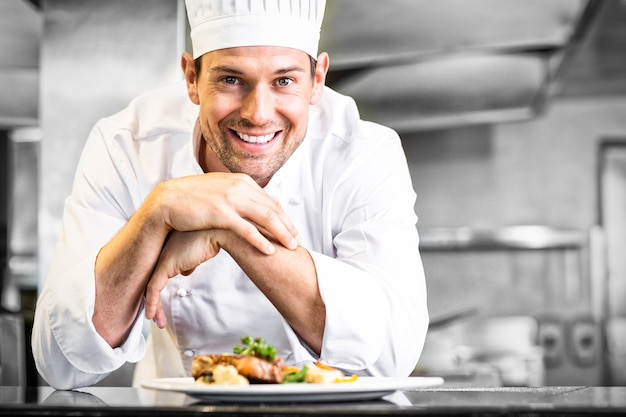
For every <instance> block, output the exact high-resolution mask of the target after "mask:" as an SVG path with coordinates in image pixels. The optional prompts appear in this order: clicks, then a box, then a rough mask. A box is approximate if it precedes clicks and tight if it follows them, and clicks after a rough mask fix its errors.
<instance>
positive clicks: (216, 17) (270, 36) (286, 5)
mask: <svg viewBox="0 0 626 417" xmlns="http://www.w3.org/2000/svg"><path fill="white" fill-rule="evenodd" d="M185 4H186V6H187V17H188V18H189V25H190V27H191V43H192V46H193V57H194V59H195V58H198V57H199V56H201V55H203V54H205V53H207V52H210V51H215V50H217V49H224V48H233V47H237V46H260V45H263V46H284V47H288V48H295V49H299V50H302V51H304V52H306V53H307V54H309V55H311V56H312V57H313V58H317V47H318V43H319V38H320V28H321V26H322V18H323V16H324V6H325V0H185Z"/></svg>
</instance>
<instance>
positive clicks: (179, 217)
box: [152, 173, 299, 255]
mask: <svg viewBox="0 0 626 417" xmlns="http://www.w3.org/2000/svg"><path fill="white" fill-rule="evenodd" d="M152 197H153V198H156V199H158V202H159V203H160V204H159V205H160V207H161V215H162V220H163V222H164V223H165V224H166V225H167V227H169V228H170V229H171V230H178V231H193V230H208V229H226V230H231V231H232V232H234V233H235V234H236V235H238V236H240V237H241V238H243V239H244V240H246V241H247V242H248V243H250V244H251V245H252V246H254V247H255V248H257V249H258V250H259V251H261V252H262V253H265V254H267V255H270V254H272V253H274V252H275V248H274V245H273V244H272V243H271V242H270V240H269V239H268V238H266V237H265V236H263V233H267V234H268V235H269V236H271V237H272V238H274V239H275V240H276V241H277V242H279V243H280V244H282V245H283V246H284V247H286V248H287V249H295V248H296V247H297V246H298V240H299V236H298V231H297V230H296V228H295V226H294V225H293V223H291V220H290V219H289V217H287V214H286V213H285V212H284V210H283V209H282V207H281V205H280V204H279V203H278V202H276V201H275V200H274V199H273V198H271V197H270V196H269V195H268V194H267V193H266V192H265V191H264V190H263V189H262V188H261V187H259V186H258V184H257V183H256V182H254V181H253V180H252V178H250V177H249V176H248V175H245V174H232V173H209V174H204V175H198V176H191V177H186V178H179V179H174V180H170V181H166V182H164V183H162V184H161V185H159V186H158V187H157V189H155V192H154V193H153V195H152ZM262 231H263V232H262Z"/></svg>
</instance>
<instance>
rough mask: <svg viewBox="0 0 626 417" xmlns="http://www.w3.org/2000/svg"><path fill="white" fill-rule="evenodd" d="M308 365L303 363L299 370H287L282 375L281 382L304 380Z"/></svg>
mask: <svg viewBox="0 0 626 417" xmlns="http://www.w3.org/2000/svg"><path fill="white" fill-rule="evenodd" d="M308 370H309V367H308V366H306V365H304V366H303V367H302V369H301V370H300V371H299V372H287V373H285V376H284V377H283V384H297V383H300V382H304V376H305V375H306V373H307V371H308Z"/></svg>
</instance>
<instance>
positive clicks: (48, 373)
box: [33, 0, 428, 389]
mask: <svg viewBox="0 0 626 417" xmlns="http://www.w3.org/2000/svg"><path fill="white" fill-rule="evenodd" d="M186 5H187V12H188V16H189V21H190V26H191V28H192V31H191V38H192V43H193V56H191V55H190V54H188V53H185V54H183V56H182V59H181V67H182V71H183V73H184V77H185V82H184V83H180V84H176V85H173V86H169V87H166V88H162V89H159V90H156V91H152V92H149V93H147V94H145V95H143V96H141V97H138V98H137V99H135V100H133V101H132V102H131V103H130V104H129V106H128V107H127V108H126V109H124V110H122V111H121V112H119V113H117V114H115V115H113V116H110V117H107V118H104V119H102V120H101V121H99V122H98V123H97V124H96V126H95V127H94V129H93V130H92V132H91V134H90V136H89V138H88V140H87V142H86V144H85V148H84V151H83V154H82V156H81V160H80V163H79V166H78V168H77V172H76V177H75V182H74V187H73V190H72V194H71V196H70V197H69V198H68V199H67V202H66V207H65V213H64V225H63V231H62V235H61V238H60V241H59V243H58V246H57V249H56V252H55V256H54V259H53V262H52V265H51V268H50V271H49V274H48V278H47V280H46V282H45V285H44V288H43V289H42V291H41V295H40V299H39V301H38V304H37V309H36V317H35V325H34V329H33V353H34V356H35V360H36V364H37V369H38V370H39V372H40V374H41V375H42V376H43V378H44V379H45V380H46V381H47V382H48V383H49V384H51V385H52V386H54V387H56V388H61V389H68V388H77V387H82V386H88V385H92V384H95V383H97V382H98V381H100V380H101V379H103V378H104V377H106V376H107V375H108V374H110V373H111V372H113V371H114V370H116V369H117V368H119V367H120V366H122V365H123V364H124V363H125V362H139V363H138V365H137V367H136V381H139V380H141V379H143V378H155V377H175V376H189V375H190V368H191V362H192V359H193V358H194V357H195V356H198V355H202V354H206V353H222V352H227V351H230V350H231V349H232V346H233V345H234V344H236V343H238V341H239V339H240V338H241V337H242V336H246V335H251V336H253V337H262V338H263V339H265V340H266V341H268V342H269V343H271V344H273V345H274V346H276V348H277V353H278V355H279V356H281V357H283V358H284V360H285V362H286V363H287V364H289V365H296V366H299V365H302V364H304V363H309V362H312V361H315V360H318V359H320V360H322V361H323V362H325V363H327V364H329V365H332V366H334V367H336V368H339V369H342V370H344V371H346V372H348V373H356V374H359V375H381V376H405V375H408V374H409V373H410V372H411V371H412V370H413V368H414V366H415V364H416V362H417V360H418V358H419V355H420V352H421V348H422V345H423V342H424V337H425V334H426V330H427V327H428V313H427V307H426V289H425V283H424V273H423V268H422V264H421V260H420V256H419V252H418V236H417V230H416V227H415V224H416V221H417V217H416V216H415V213H414V209H413V207H414V203H415V193H414V191H413V188H412V184H411V180H410V175H409V172H408V168H407V163H406V159H405V156H404V153H403V151H402V146H401V142H400V139H399V137H398V135H397V134H396V133H395V132H393V131H392V130H390V129H388V128H385V127H383V126H380V125H377V124H374V123H370V122H365V121H363V120H361V119H360V117H359V114H358V111H357V109H356V106H355V104H354V101H353V100H352V99H350V98H348V97H345V96H342V95H340V94H338V93H336V92H334V91H332V90H331V89H329V88H328V87H325V85H324V83H325V79H326V74H327V71H328V68H329V56H328V54H327V53H325V52H322V53H320V54H318V53H317V44H318V40H319V30H320V27H321V21H322V16H323V11H324V3H323V2H321V1H316V0H292V1H289V0H266V1H263V2H254V1H226V0H223V1H221V0H187V2H186ZM70 294H71V296H70ZM144 317H145V318H147V319H148V320H150V321H151V323H153V324H152V326H151V330H150V332H149V336H148V338H147V339H146V338H145V336H144V335H145V333H146V332H145V331H144V326H143V323H144Z"/></svg>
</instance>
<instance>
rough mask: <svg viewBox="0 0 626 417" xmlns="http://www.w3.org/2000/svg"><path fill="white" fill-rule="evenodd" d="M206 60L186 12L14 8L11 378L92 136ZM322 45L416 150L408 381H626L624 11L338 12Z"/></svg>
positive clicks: (170, 2) (6, 19) (38, 5)
mask: <svg viewBox="0 0 626 417" xmlns="http://www.w3.org/2000/svg"><path fill="white" fill-rule="evenodd" d="M190 48H191V41H190V37H189V26H188V23H187V20H186V12H185V3H184V1H183V0H151V1H150V2H149V6H146V2H141V1H138V0H135V1H133V0H110V1H106V2H97V1H81V0H3V1H2V2H0V146H1V147H2V155H3V163H2V164H1V165H2V167H3V172H2V181H1V184H0V191H1V192H2V205H1V207H2V209H1V210H0V214H1V215H2V222H3V223H2V225H1V231H2V233H3V246H2V248H3V249H2V250H3V253H2V256H1V257H0V259H2V261H3V263H4V265H3V271H4V274H3V280H2V284H3V285H2V290H1V291H0V294H1V296H2V300H1V301H2V320H3V321H2V327H1V328H2V334H1V335H0V337H1V339H0V363H1V366H0V382H1V384H0V385H6V386H9V385H11V386H22V387H26V386H42V385H45V383H44V382H43V381H42V380H41V378H40V377H39V376H38V374H37V371H36V370H35V368H34V364H33V360H32V353H31V351H30V329H31V327H32V320H33V314H34V310H35V307H36V306H35V303H36V298H37V294H38V292H39V290H40V289H41V286H42V284H43V282H44V280H45V279H46V273H47V270H48V267H49V265H50V262H51V258H52V253H53V251H54V248H55V245H56V242H57V240H58V238H59V234H60V230H61V225H62V216H63V209H64V204H65V200H66V198H67V197H68V195H69V194H70V193H71V189H72V184H73V181H74V173H75V170H76V166H77V163H78V160H79V157H80V154H81V151H82V149H83V146H84V144H85V140H86V139H87V136H88V135H89V132H90V130H91V128H92V127H93V125H94V124H95V123H96V122H97V121H98V120H99V119H100V118H102V117H105V116H108V115H111V114H113V113H115V112H117V111H119V110H120V109H122V108H123V107H124V106H126V104H127V103H128V102H129V101H130V100H131V99H132V98H134V97H135V96H137V95H139V94H140V93H143V92H145V91H148V90H150V89H152V88H155V87H159V86H163V85H167V84H170V83H174V82H177V81H179V80H182V79H183V74H182V72H181V70H180V66H179V63H180V56H181V54H182V53H183V52H184V51H186V50H190ZM319 50H320V51H327V52H328V53H329V56H330V70H329V74H328V77H327V80H326V82H327V85H329V86H330V87H332V88H333V89H334V90H336V91H338V92H340V93H342V94H345V95H348V96H351V97H353V98H354V100H355V101H356V104H357V106H358V108H359V111H360V113H361V116H362V118H363V119H366V120H372V121H374V122H378V123H380V124H383V125H386V126H389V127H391V128H392V129H394V130H396V131H397V132H398V133H399V135H400V137H401V139H402V147H403V148H404V152H405V153H406V157H407V161H408V165H409V170H410V175H411V179H412V181H413V187H414V189H415V193H416V194H417V200H416V203H415V212H416V214H417V216H418V223H417V229H418V232H419V238H420V245H419V247H420V254H419V255H418V254H416V256H420V255H421V258H422V261H423V266H424V271H425V277H426V286H427V291H428V311H429V315H430V328H429V331H428V333H427V336H426V343H425V345H424V348H423V351H422V354H421V357H420V359H419V362H418V363H417V365H416V367H415V369H414V371H413V373H412V376H415V377H442V378H443V380H444V387H446V388H449V389H454V388H458V389H472V388H477V387H489V388H497V387H517V388H521V387H526V388H528V387H580V386H585V387H618V386H623V385H626V303H624V300H626V257H624V255H623V254H624V253H625V251H626V116H625V115H626V54H625V53H624V51H626V1H624V0H525V1H520V0H470V1H467V0H438V1H428V0H389V1H386V2H377V1H363V0H328V1H327V4H326V11H325V15H324V21H323V26H322V31H321V39H320V46H319ZM67 296H68V297H71V292H69V291H68V294H67ZM146 331H147V330H146ZM416 349H419V347H416ZM133 369H134V364H131V363H128V364H126V365H125V366H123V367H122V368H121V369H119V370H118V371H116V372H114V373H113V374H112V375H111V376H110V377H108V378H106V379H105V380H103V381H102V382H100V383H99V384H98V385H99V386H105V387H117V386H119V387H125V386H130V384H131V382H132V373H133ZM0 398H1V397H0ZM0 402H1V401H0ZM0 407H1V406H0ZM300 411H301V410H300Z"/></svg>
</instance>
